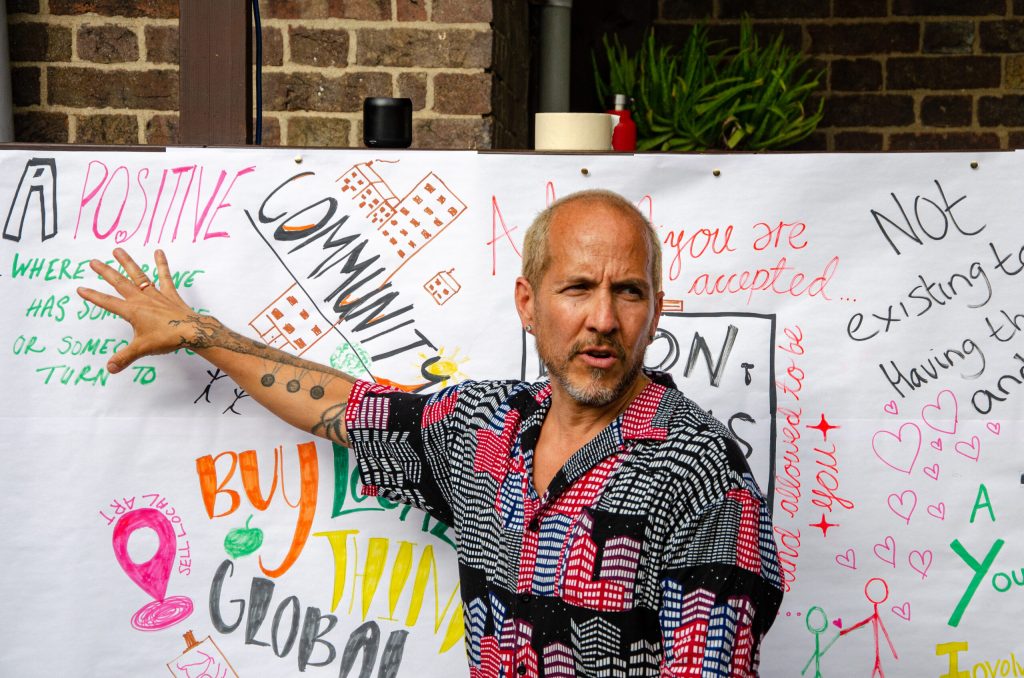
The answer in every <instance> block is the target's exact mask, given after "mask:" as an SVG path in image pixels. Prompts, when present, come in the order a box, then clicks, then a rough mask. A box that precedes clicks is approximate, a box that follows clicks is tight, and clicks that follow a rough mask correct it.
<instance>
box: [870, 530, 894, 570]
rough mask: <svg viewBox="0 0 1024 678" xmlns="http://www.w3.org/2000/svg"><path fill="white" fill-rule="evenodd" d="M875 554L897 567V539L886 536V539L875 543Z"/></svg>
mask: <svg viewBox="0 0 1024 678" xmlns="http://www.w3.org/2000/svg"><path fill="white" fill-rule="evenodd" d="M875 556H877V557H878V559H879V560H881V561H882V562H883V563H889V564H890V565H892V566H893V567H896V540H895V539H893V538H892V537H886V538H885V540H884V541H882V542H880V543H878V544H875Z"/></svg>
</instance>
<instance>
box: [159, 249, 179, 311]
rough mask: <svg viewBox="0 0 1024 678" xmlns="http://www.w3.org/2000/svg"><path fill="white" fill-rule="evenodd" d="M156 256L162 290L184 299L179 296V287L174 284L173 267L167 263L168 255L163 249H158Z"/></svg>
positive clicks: (169, 294)
mask: <svg viewBox="0 0 1024 678" xmlns="http://www.w3.org/2000/svg"><path fill="white" fill-rule="evenodd" d="M154 258H155V259H156V272H157V277H158V278H159V279H160V291H161V292H163V293H164V294H166V295H168V296H170V297H172V298H174V299H177V300H178V301H182V299H181V297H180V296H178V288H176V287H175V286H174V276H173V275H171V267H170V265H169V264H168V263H167V255H166V254H164V251H163V250H157V251H156V254H155V255H154ZM182 303H184V302H182Z"/></svg>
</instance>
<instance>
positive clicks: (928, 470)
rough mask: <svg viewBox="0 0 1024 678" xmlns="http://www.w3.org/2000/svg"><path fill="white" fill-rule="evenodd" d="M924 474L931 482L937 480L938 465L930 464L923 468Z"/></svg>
mask: <svg viewBox="0 0 1024 678" xmlns="http://www.w3.org/2000/svg"><path fill="white" fill-rule="evenodd" d="M924 474H925V475H926V476H928V477H929V478H931V479H932V480H938V479H939V465H938V464H932V465H931V466H925V467H924Z"/></svg>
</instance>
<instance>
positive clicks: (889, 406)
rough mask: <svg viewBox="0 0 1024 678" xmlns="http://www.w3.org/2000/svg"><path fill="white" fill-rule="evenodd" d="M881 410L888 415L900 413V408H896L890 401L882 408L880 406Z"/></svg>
mask: <svg viewBox="0 0 1024 678" xmlns="http://www.w3.org/2000/svg"><path fill="white" fill-rule="evenodd" d="M882 409H883V410H885V411H886V412H888V413H889V414H899V413H900V408H898V407H896V401H895V400H890V401H889V402H887V403H886V404H885V405H884V406H882Z"/></svg>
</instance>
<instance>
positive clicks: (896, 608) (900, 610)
mask: <svg viewBox="0 0 1024 678" xmlns="http://www.w3.org/2000/svg"><path fill="white" fill-rule="evenodd" d="M892 613H893V614H894V615H896V616H897V617H899V618H900V619H902V620H904V621H910V603H909V602H906V603H903V604H902V605H893V606H892Z"/></svg>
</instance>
